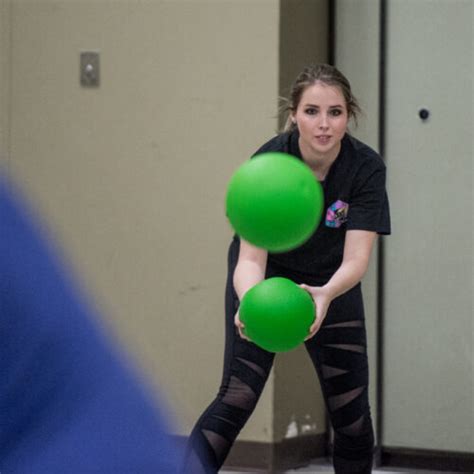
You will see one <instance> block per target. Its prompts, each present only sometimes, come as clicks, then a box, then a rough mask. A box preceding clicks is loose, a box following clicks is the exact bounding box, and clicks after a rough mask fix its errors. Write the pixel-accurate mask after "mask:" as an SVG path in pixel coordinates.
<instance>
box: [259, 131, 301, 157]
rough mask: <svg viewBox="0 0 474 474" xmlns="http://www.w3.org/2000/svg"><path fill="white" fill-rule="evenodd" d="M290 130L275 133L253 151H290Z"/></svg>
mask: <svg viewBox="0 0 474 474" xmlns="http://www.w3.org/2000/svg"><path fill="white" fill-rule="evenodd" d="M291 135H292V133H291V132H283V133H279V134H278V135H275V136H274V137H273V138H271V139H270V140H268V141H267V142H265V143H264V144H263V145H262V146H261V147H260V148H259V149H258V150H257V151H256V152H255V153H254V155H253V156H255V155H260V154H261V153H267V152H272V151H281V152H284V153H290V152H291V141H292V140H291Z"/></svg>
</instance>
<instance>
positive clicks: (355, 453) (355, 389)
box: [182, 245, 374, 474]
mask: <svg viewBox="0 0 474 474" xmlns="http://www.w3.org/2000/svg"><path fill="white" fill-rule="evenodd" d="M237 257H238V246H236V245H231V247H230V250H229V274H228V278H227V287H226V299H225V306H226V308H225V309H226V343H225V355H224V370H223V376H222V382H221V386H220V389H219V392H218V394H217V396H216V398H215V399H214V401H213V402H212V403H211V404H210V405H209V407H208V408H207V409H206V410H205V411H204V413H203V414H202V415H201V417H200V418H199V420H198V421H197V423H196V425H195V426H194V429H193V431H192V433H191V435H190V437H189V440H188V444H187V448H186V453H185V458H184V463H183V467H182V472H183V473H186V474H201V473H202V474H211V473H217V472H218V471H219V469H220V467H221V466H222V464H223V463H224V461H225V459H226V457H227V455H228V453H229V451H230V449H231V447H232V444H233V442H234V441H235V439H236V438H237V435H238V434H239V432H240V431H241V429H242V428H243V427H244V425H245V423H246V422H247V420H248V419H249V417H250V415H251V414H252V412H253V410H254V408H255V406H256V404H257V402H258V399H259V397H260V395H261V393H262V391H263V388H264V386H265V382H266V380H267V378H268V375H269V373H270V369H271V367H272V364H273V360H274V357H275V354H273V353H271V352H267V351H265V350H263V349H261V348H259V347H258V346H256V345H255V344H253V343H251V342H248V341H246V340H244V339H242V338H241V337H240V336H239V334H238V332H237V330H236V328H235V326H234V315H235V313H236V311H237V309H238V306H239V301H238V298H237V295H236V293H235V291H234V289H233V284H232V279H233V273H234V268H235V265H236V262H237ZM269 276H277V274H276V273H275V274H272V270H271V268H269V269H268V271H267V277H269ZM278 276H284V277H287V278H290V279H292V280H294V281H295V282H296V283H303V282H302V281H298V280H297V279H296V278H294V276H292V275H289V274H281V272H278ZM304 283H308V284H311V283H310V282H307V281H305V282H304ZM305 346H306V350H307V352H308V354H309V357H310V358H311V361H312V363H313V365H314V368H315V370H316V373H317V375H318V377H319V381H320V384H321V388H322V392H323V396H324V400H325V403H326V408H327V412H328V414H329V419H330V421H331V424H332V426H333V429H334V446H333V448H334V450H333V463H334V469H335V472H336V474H366V473H370V472H371V469H372V459H373V446H374V435H373V429H372V420H371V416H370V408H369V402H368V361H367V341H366V330H365V323H364V309H363V303H362V293H361V288H360V285H357V286H356V287H354V288H353V289H351V290H349V291H348V292H347V293H345V294H344V295H341V296H340V297H338V298H336V299H334V300H333V301H332V303H331V305H330V307H329V310H328V313H327V316H326V319H325V321H324V323H323V326H322V327H321V329H320V330H319V331H318V333H317V334H316V336H314V337H313V338H312V339H310V340H309V341H307V342H306V343H305ZM282 356H284V354H282Z"/></svg>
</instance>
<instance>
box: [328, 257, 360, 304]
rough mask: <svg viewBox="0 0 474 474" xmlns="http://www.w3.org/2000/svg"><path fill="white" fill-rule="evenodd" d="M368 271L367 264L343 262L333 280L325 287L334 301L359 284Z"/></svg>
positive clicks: (354, 261)
mask: <svg viewBox="0 0 474 474" xmlns="http://www.w3.org/2000/svg"><path fill="white" fill-rule="evenodd" d="M366 271H367V262H364V261H361V260H350V261H347V262H343V263H342V265H341V266H340V267H339V269H338V270H337V271H336V273H334V275H333V276H332V277H331V279H330V280H329V281H328V282H327V283H326V284H325V285H324V286H323V288H324V290H325V291H327V294H328V295H329V297H330V298H331V300H333V299H334V298H337V297H338V296H340V295H342V294H344V293H345V292H346V291H349V290H350V289H351V288H353V287H354V286H356V285H357V283H359V282H360V281H361V280H362V278H363V276H364V275H365V272H366Z"/></svg>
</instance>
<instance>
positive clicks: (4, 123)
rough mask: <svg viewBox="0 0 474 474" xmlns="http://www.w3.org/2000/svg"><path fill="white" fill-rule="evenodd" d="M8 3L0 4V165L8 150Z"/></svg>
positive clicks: (9, 30) (3, 161)
mask: <svg viewBox="0 0 474 474" xmlns="http://www.w3.org/2000/svg"><path fill="white" fill-rule="evenodd" d="M10 12H11V9H10V1H7V0H5V1H1V2H0V53H1V54H0V165H2V164H3V165H4V166H6V163H7V154H8V151H9V149H10V145H9V130H10V125H9V123H10V74H9V71H10V32H11V28H10Z"/></svg>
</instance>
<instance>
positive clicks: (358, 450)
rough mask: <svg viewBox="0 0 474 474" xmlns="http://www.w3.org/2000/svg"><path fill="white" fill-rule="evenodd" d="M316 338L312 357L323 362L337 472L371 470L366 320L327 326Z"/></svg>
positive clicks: (325, 392) (322, 375) (324, 386)
mask: <svg viewBox="0 0 474 474" xmlns="http://www.w3.org/2000/svg"><path fill="white" fill-rule="evenodd" d="M316 337H317V339H318V341H317V346H315V347H314V349H312V351H310V354H311V352H312V354H313V355H312V357H314V360H317V362H318V363H319V371H320V375H321V384H322V386H323V392H324V394H325V398H326V404H327V408H328V411H329V416H330V419H331V422H332V425H333V428H334V448H335V451H334V452H335V457H334V459H335V461H334V462H335V467H336V472H338V473H346V472H347V473H351V474H353V473H365V472H370V467H369V466H368V464H370V462H369V461H368V460H370V459H371V455H370V450H371V449H372V445H373V434H372V428H371V426H372V425H371V420H370V411H369V406H368V394H367V390H368V364H367V350H366V336H365V325H364V321H363V320H361V319H358V320H352V321H346V322H335V323H332V324H328V325H323V327H322V328H321V330H320V331H319V332H318V334H317V336H316ZM318 348H319V351H318ZM336 458H337V460H336ZM359 464H360V466H359Z"/></svg>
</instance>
